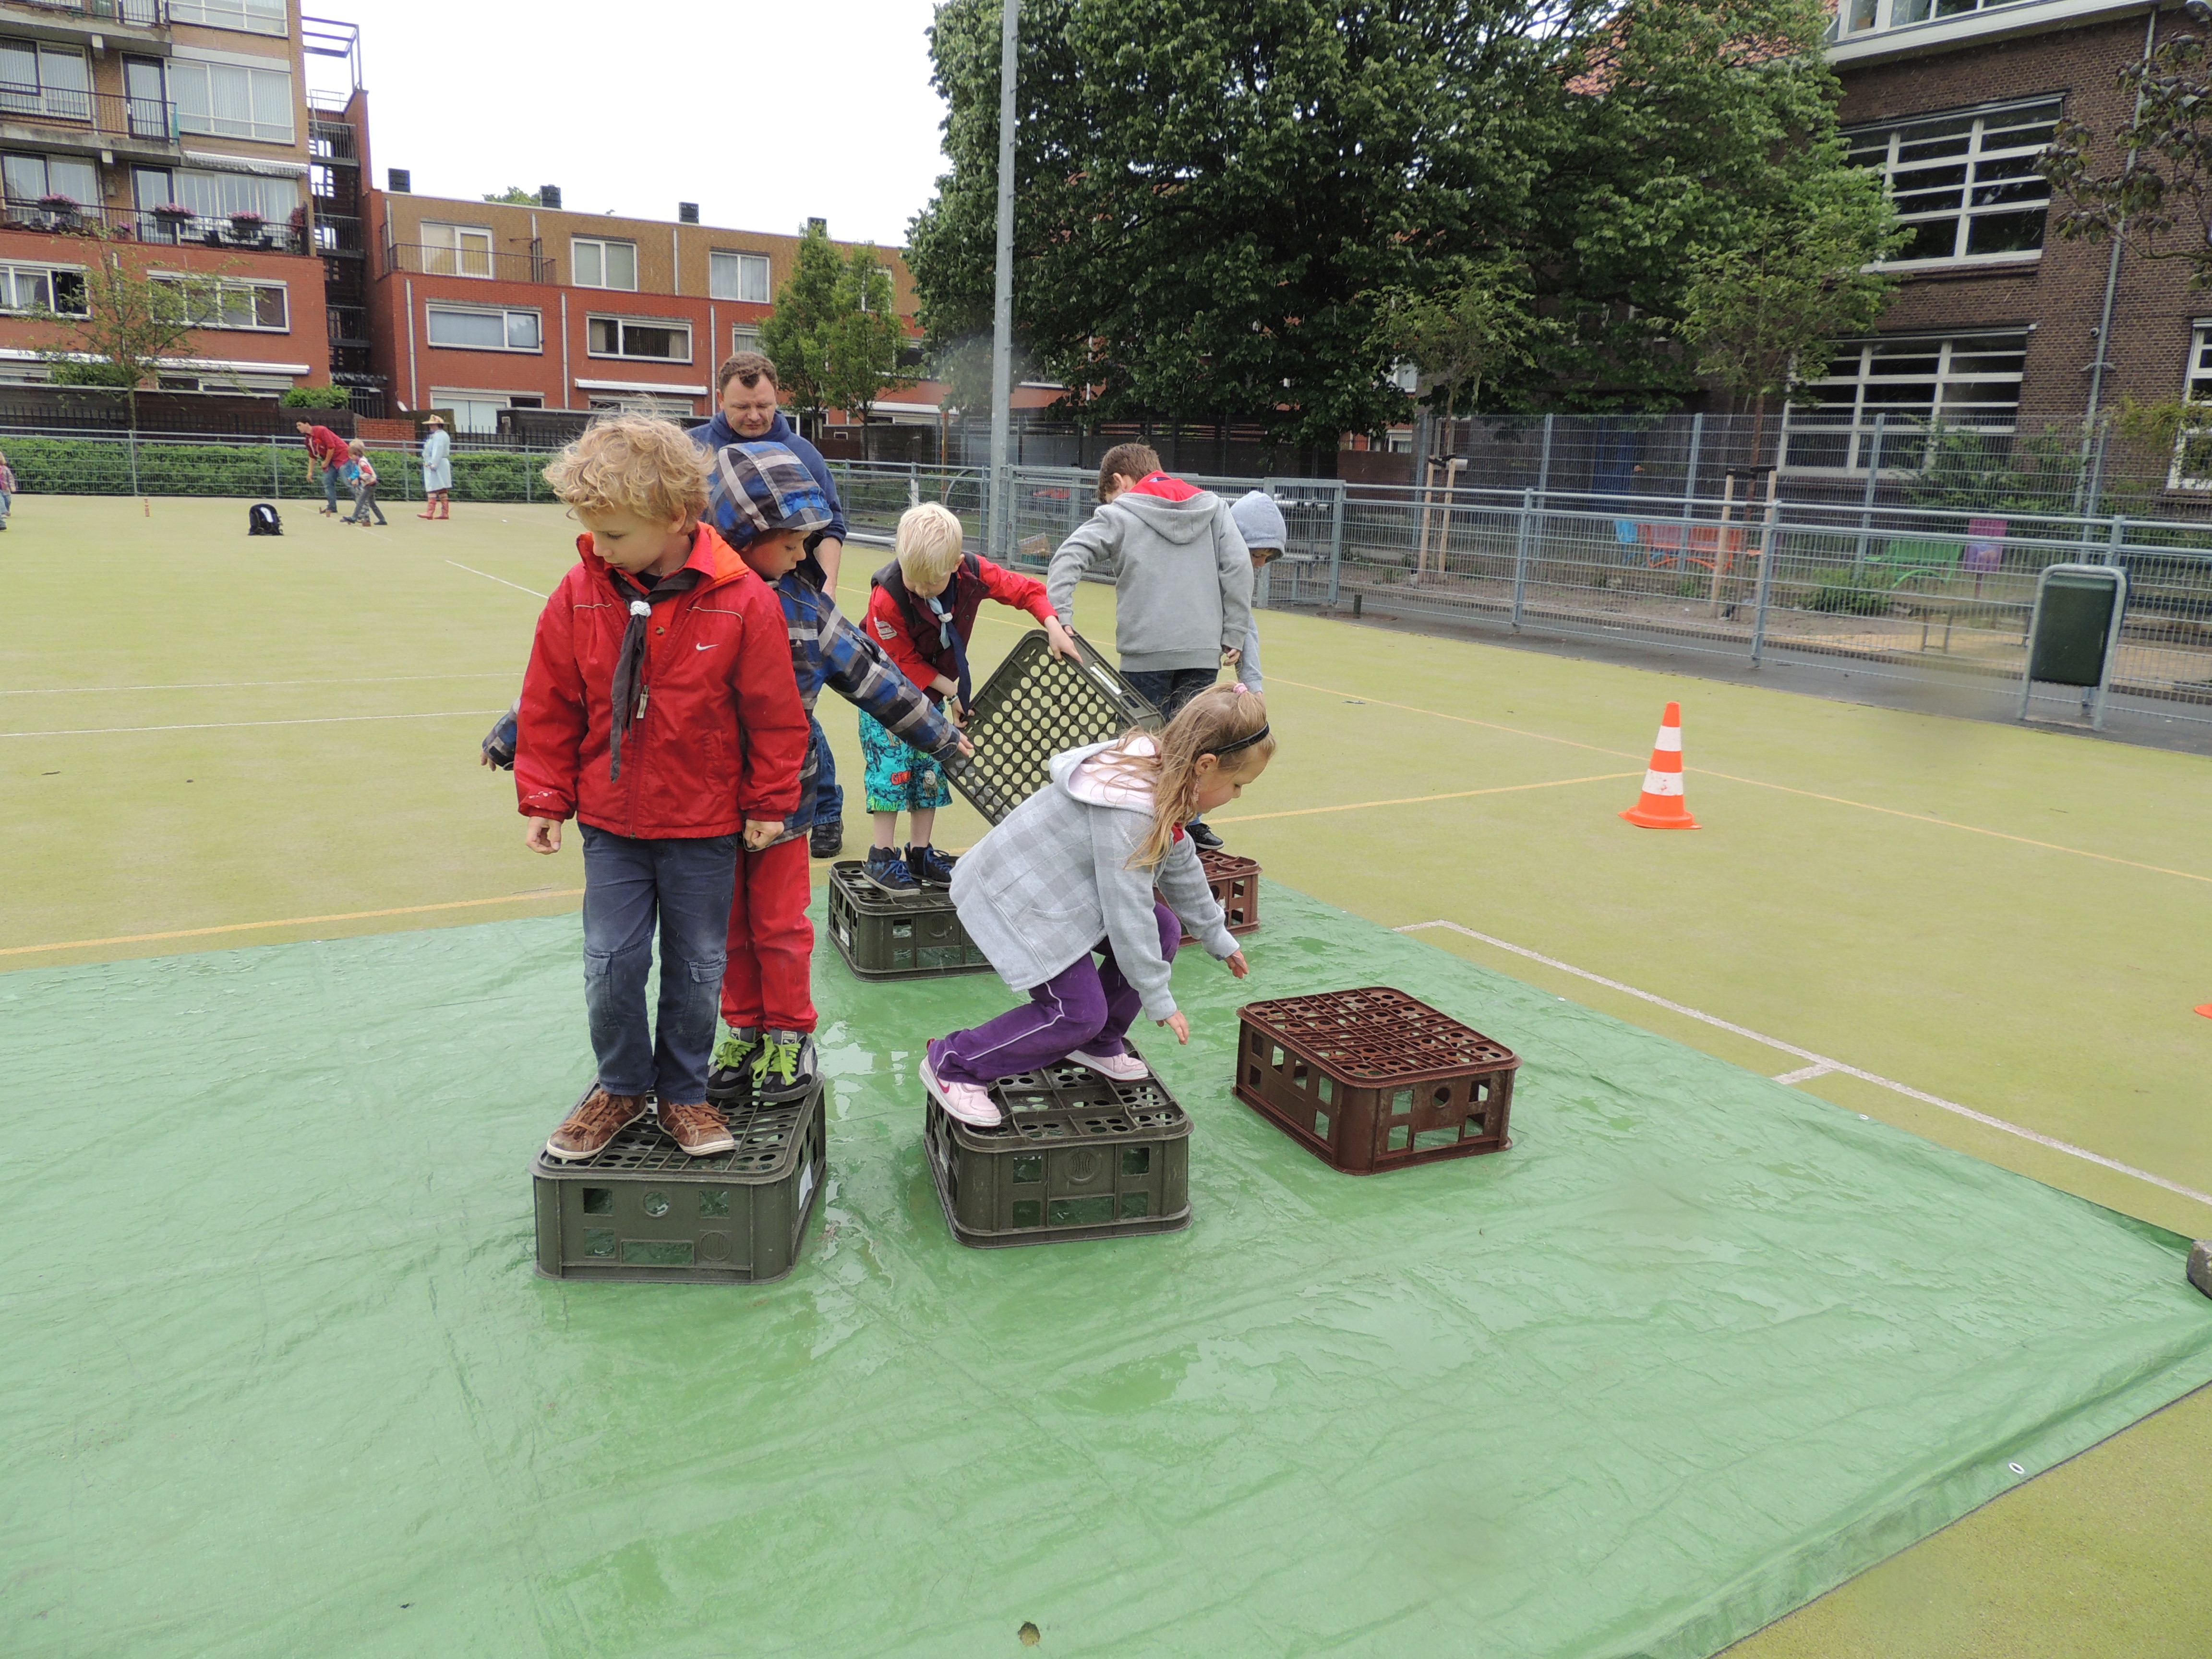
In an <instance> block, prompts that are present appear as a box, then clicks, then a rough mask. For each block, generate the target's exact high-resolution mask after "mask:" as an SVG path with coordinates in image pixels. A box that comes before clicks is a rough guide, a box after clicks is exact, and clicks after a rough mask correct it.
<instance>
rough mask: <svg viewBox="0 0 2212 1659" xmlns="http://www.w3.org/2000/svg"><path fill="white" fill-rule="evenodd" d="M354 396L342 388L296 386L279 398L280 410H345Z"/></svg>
mask: <svg viewBox="0 0 2212 1659" xmlns="http://www.w3.org/2000/svg"><path fill="white" fill-rule="evenodd" d="M351 398H352V394H351V393H350V392H348V391H347V390H346V389H345V388H344V387H343V386H294V387H293V388H292V389H291V390H290V391H289V392H286V393H285V394H284V395H283V397H281V398H277V400H276V405H277V407H278V408H280V409H343V408H345V407H346V405H347V404H348V403H349V402H350V401H351Z"/></svg>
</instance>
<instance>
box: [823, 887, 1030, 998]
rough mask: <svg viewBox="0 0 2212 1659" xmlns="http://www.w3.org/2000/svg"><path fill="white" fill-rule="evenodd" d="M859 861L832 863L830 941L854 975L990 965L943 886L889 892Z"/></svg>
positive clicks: (908, 974) (933, 972)
mask: <svg viewBox="0 0 2212 1659" xmlns="http://www.w3.org/2000/svg"><path fill="white" fill-rule="evenodd" d="M860 870H861V866H860V862H859V861H858V860H851V859H848V860H845V861H844V862H843V863H841V864H834V865H832V866H830V867H829V902H828V913H829V914H828V920H829V940H830V943H832V944H833V945H836V947H837V954H838V955H839V956H841V957H844V958H845V965H846V966H847V967H848V968H849V969H852V970H853V976H854V978H855V979H928V978H934V977H935V976H937V975H940V974H973V973H978V972H982V971H986V970H987V969H989V968H990V966H991V963H990V960H989V958H988V957H985V956H984V954H983V953H982V951H980V950H978V949H976V947H975V940H973V939H969V937H968V930H967V929H966V928H964V927H962V926H961V925H960V917H959V915H958V914H957V912H955V911H954V909H953V908H952V896H951V894H950V893H948V892H946V891H945V889H943V888H942V887H925V888H923V889H921V890H920V891H919V892H914V893H886V892H885V891H884V890H883V889H882V888H880V887H878V886H877V885H876V884H874V883H873V882H872V881H870V880H869V879H868V878H866V877H865V876H863V875H862V874H861V873H860Z"/></svg>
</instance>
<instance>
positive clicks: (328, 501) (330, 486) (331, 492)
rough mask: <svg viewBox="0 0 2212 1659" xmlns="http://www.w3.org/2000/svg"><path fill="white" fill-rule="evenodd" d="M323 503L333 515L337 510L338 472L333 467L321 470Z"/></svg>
mask: <svg viewBox="0 0 2212 1659" xmlns="http://www.w3.org/2000/svg"><path fill="white" fill-rule="evenodd" d="M323 503H324V505H325V506H326V507H329V508H330V509H331V512H333V513H335V512H337V510H338V470H337V468H336V467H334V466H325V468H324V469H323Z"/></svg>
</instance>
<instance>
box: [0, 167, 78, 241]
mask: <svg viewBox="0 0 2212 1659" xmlns="http://www.w3.org/2000/svg"><path fill="white" fill-rule="evenodd" d="M0 183H4V185H5V187H6V189H7V192H8V216H9V218H10V219H12V220H14V221H15V222H17V223H19V224H20V223H27V222H33V221H34V220H36V219H37V217H38V216H39V206H38V204H39V202H40V199H41V198H42V197H48V196H66V197H69V198H70V201H72V202H76V203H79V204H83V205H86V206H90V207H97V206H98V205H99V204H100V169H99V168H97V167H94V166H93V164H92V163H91V162H89V161H78V160H77V159H76V157H74V156H70V155H0Z"/></svg>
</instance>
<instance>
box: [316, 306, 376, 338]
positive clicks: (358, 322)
mask: <svg viewBox="0 0 2212 1659" xmlns="http://www.w3.org/2000/svg"><path fill="white" fill-rule="evenodd" d="M324 310H325V313H327V317H326V321H327V323H328V325H329V328H330V331H331V345H332V346H365V345H367V344H368V307H365V306H325V307H324Z"/></svg>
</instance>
